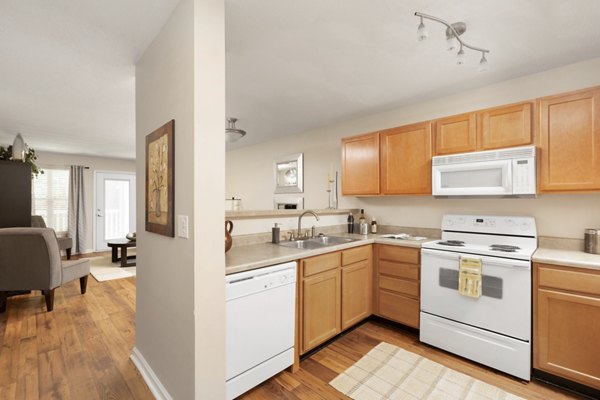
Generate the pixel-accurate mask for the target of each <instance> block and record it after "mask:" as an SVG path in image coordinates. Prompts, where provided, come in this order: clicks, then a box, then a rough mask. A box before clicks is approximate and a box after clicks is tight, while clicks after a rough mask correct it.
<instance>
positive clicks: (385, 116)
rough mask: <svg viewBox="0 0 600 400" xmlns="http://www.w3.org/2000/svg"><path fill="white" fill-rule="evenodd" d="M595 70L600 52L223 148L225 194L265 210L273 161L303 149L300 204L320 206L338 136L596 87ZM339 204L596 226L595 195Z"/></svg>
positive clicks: (401, 215)
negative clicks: (471, 87) (530, 72)
mask: <svg viewBox="0 0 600 400" xmlns="http://www.w3.org/2000/svg"><path fill="white" fill-rule="evenodd" d="M598 71H600V58H594V59H590V60H587V61H584V62H581V63H576V64H571V65H567V66H564V67H561V68H556V69H552V70H549V71H544V72H540V73H537V74H533V75H528V76H524V77H521V78H517V79H513V80H509V81H505V82H500V83H497V84H494V85H490V86H486V87H482V88H479V89H475V90H470V91H465V92H462V93H458V94H455V95H452V96H447V97H443V98H438V99H434V100H430V101H426V102H423V103H418V104H412V105H409V106H405V107H401V108H398V109H395V110H391V111H387V112H384V113H379V114H374V115H370V116H367V117H364V118H360V119H355V120H351V121H347V122H344V123H341V124H337V125H332V126H328V127H323V128H320V129H316V130H313V131H309V132H306V133H303V134H299V135H293V136H286V137H282V138H281V139H277V140H274V141H270V142H266V143H262V144H259V145H255V146H250V147H246V148H242V149H239V150H235V151H230V152H228V153H227V162H226V172H227V174H226V178H227V179H226V196H227V197H232V196H235V197H241V198H242V199H243V202H244V208H245V209H265V208H271V207H272V206H271V204H272V196H273V194H272V193H273V188H272V180H273V176H272V175H273V173H272V162H273V159H274V158H275V157H278V156H281V155H284V154H290V153H295V152H304V153H305V154H304V157H305V161H304V164H305V167H304V168H305V193H304V197H305V205H306V208H321V207H326V205H327V197H326V196H325V194H326V193H325V179H326V176H327V169H328V168H329V163H330V162H333V163H334V165H335V166H336V169H337V170H338V171H339V170H340V164H341V147H340V139H341V138H342V137H344V136H352V135H356V134H360V133H367V132H372V131H376V130H379V129H384V128H391V127H394V126H400V125H405V124H410V123H414V122H419V121H425V120H429V119H434V118H439V117H443V116H447V115H453V114H459V113H462V112H467V111H472V110H477V109H481V108H486V107H492V106H497V105H502V104H507V103H512V102H518V101H522V100H528V99H533V98H536V97H541V96H546V95H551V94H555V93H560V92H565V91H569V90H575V89H580V88H585V87H589V86H594V85H600V73H598ZM249 134H251V133H249ZM340 207H344V208H350V207H352V208H365V209H366V212H367V214H369V215H374V216H376V217H377V221H378V223H380V224H386V225H401V226H419V227H427V228H439V226H440V222H441V216H442V215H443V214H444V213H447V212H464V213H486V214H500V215H502V214H515V215H533V216H534V217H536V220H537V223H538V233H539V234H540V235H544V236H557V237H570V238H583V229H585V228H587V227H594V226H595V227H599V226H600V194H571V195H544V196H542V197H540V198H538V199H533V200H525V199H479V200H456V199H452V200H450V199H446V200H442V199H439V200H438V199H433V198H431V197H427V196H419V197H410V196H406V197H401V196H397V197H396V196H395V197H373V198H352V197H343V198H340Z"/></svg>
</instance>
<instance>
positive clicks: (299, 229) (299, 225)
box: [298, 211, 319, 239]
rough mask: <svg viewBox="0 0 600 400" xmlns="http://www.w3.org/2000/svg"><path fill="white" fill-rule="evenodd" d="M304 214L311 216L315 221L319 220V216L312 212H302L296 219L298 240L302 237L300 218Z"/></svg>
mask: <svg viewBox="0 0 600 400" xmlns="http://www.w3.org/2000/svg"><path fill="white" fill-rule="evenodd" d="M306 214H312V215H313V217H315V218H316V219H317V221H318V220H319V216H318V215H317V214H316V213H315V212H314V211H304V212H303V213H302V214H300V216H299V217H298V239H300V237H302V217H304V216H305V215H306Z"/></svg>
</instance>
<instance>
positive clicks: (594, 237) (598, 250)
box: [584, 229, 600, 254]
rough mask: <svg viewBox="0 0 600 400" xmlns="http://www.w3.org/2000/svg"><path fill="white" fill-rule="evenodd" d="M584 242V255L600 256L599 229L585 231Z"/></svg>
mask: <svg viewBox="0 0 600 400" xmlns="http://www.w3.org/2000/svg"><path fill="white" fill-rule="evenodd" d="M584 242H585V247H584V250H585V252H586V253H592V254H600V229H586V230H585V241H584Z"/></svg>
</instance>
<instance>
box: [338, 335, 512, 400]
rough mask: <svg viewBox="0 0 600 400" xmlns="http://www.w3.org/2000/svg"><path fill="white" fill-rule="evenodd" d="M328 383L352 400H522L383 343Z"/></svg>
mask: <svg viewBox="0 0 600 400" xmlns="http://www.w3.org/2000/svg"><path fill="white" fill-rule="evenodd" d="M329 384H330V385H331V386H333V387H334V388H336V389H337V390H338V391H340V392H342V393H343V394H345V395H346V396H348V397H350V398H352V399H355V400H381V399H392V400H400V399H402V400H421V399H427V400H434V399H435V400H459V399H460V400H462V399H467V400H500V399H502V400H523V399H522V398H521V397H517V396H515V395H512V394H510V393H507V392H505V391H503V390H501V389H499V388H497V387H496V386H493V385H489V384H487V383H484V382H482V381H480V380H477V379H474V378H472V377H470V376H468V375H465V374H461V373H460V372H456V371H454V370H452V369H450V368H447V367H444V366H443V365H441V364H438V363H436V362H433V361H431V360H428V359H427V358H424V357H421V356H419V355H418V354H414V353H411V352H409V351H406V350H404V349H401V348H400V347H397V346H394V345H391V344H389V343H385V342H382V343H379V344H378V345H377V346H376V347H375V348H373V350H371V351H370V352H368V353H367V354H366V355H365V356H364V357H363V358H361V359H360V360H359V361H357V362H356V363H355V364H354V365H353V366H351V367H350V368H348V369H347V370H346V371H344V372H343V373H341V374H340V375H338V376H337V377H336V378H335V379H334V380H332V381H331V382H329Z"/></svg>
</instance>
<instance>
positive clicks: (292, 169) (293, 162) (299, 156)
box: [273, 153, 304, 193]
mask: <svg viewBox="0 0 600 400" xmlns="http://www.w3.org/2000/svg"><path fill="white" fill-rule="evenodd" d="M303 159H304V154H303V153H296V154H291V155H289V156H283V157H279V158H277V159H276V160H275V162H274V163H273V166H274V170H275V193H302V192H303V191H304V166H303Z"/></svg>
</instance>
